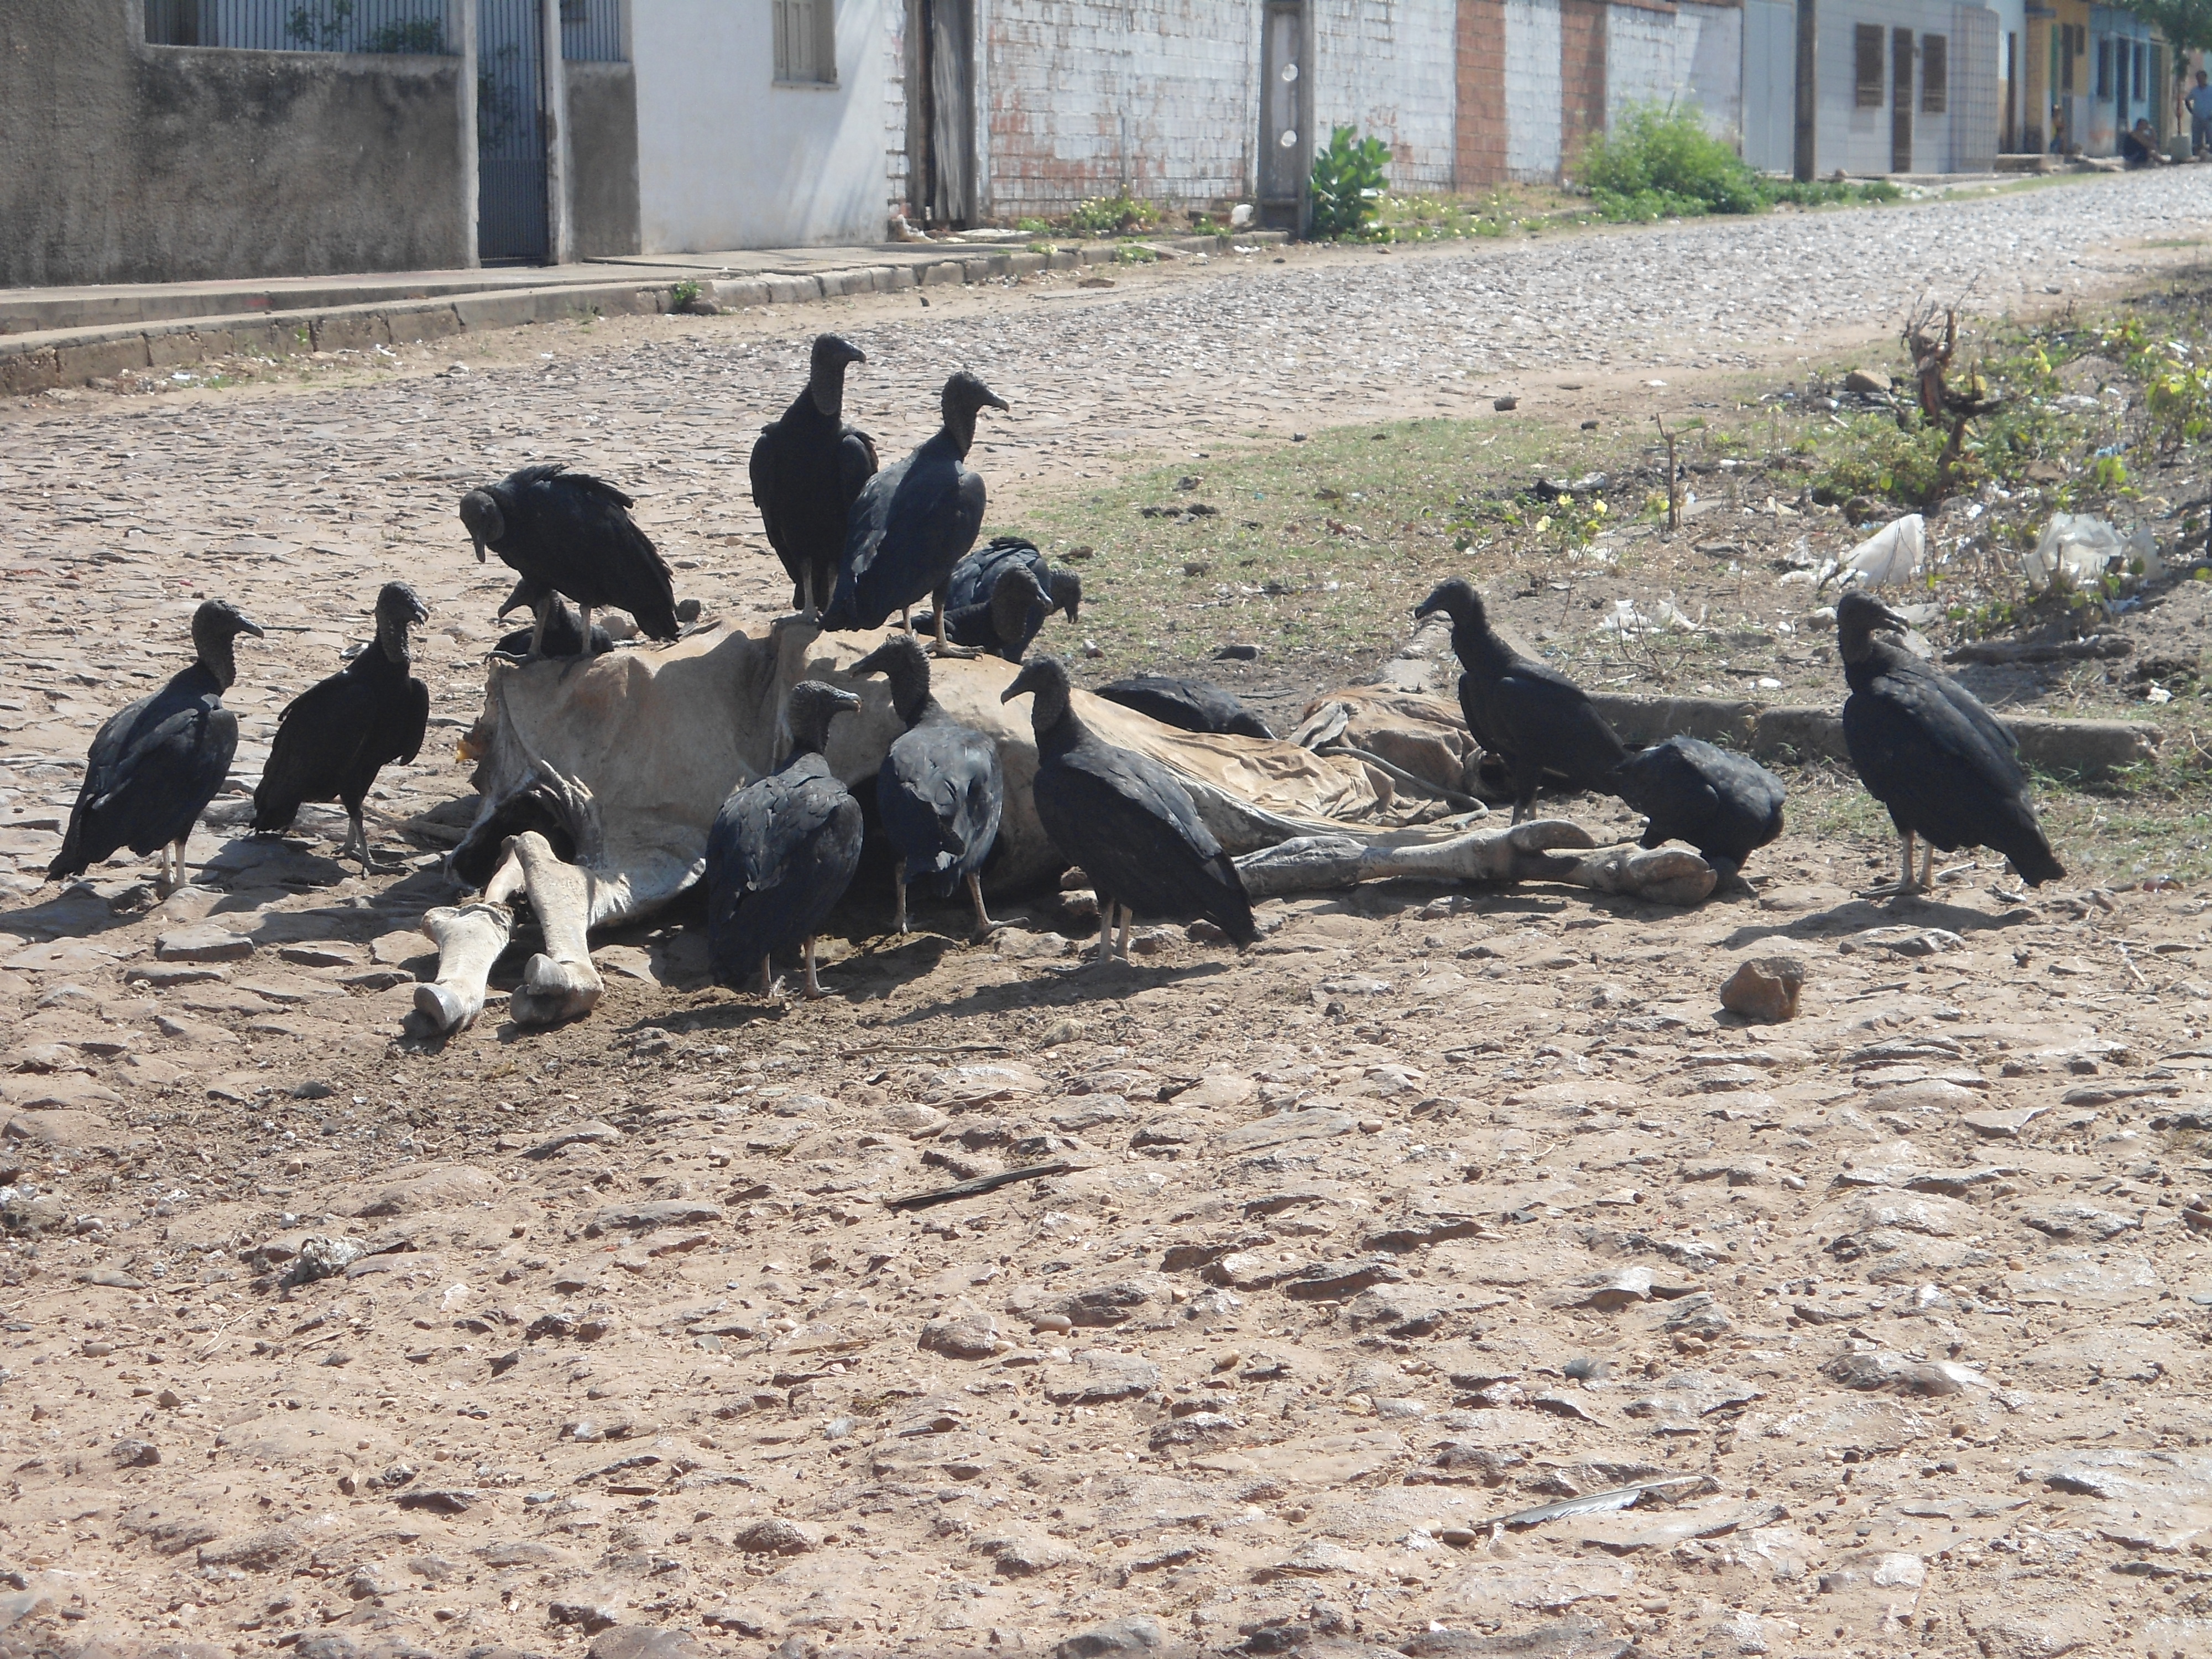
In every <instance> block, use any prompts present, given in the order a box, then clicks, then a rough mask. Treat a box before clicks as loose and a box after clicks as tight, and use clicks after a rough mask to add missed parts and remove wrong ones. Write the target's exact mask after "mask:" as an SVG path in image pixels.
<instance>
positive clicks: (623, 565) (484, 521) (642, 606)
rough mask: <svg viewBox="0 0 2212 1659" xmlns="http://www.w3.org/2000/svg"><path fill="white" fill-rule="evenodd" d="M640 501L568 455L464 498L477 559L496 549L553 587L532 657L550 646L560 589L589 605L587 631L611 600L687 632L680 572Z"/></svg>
mask: <svg viewBox="0 0 2212 1659" xmlns="http://www.w3.org/2000/svg"><path fill="white" fill-rule="evenodd" d="M632 504H633V503H632V502H631V501H630V498H629V496H627V495H623V493H622V491H621V490H619V489H616V488H615V487H614V486H613V485H612V484H611V483H604V482H602V481H601V480H599V479H598V478H594V477H591V476H589V475H588V474H586V473H582V472H571V471H568V470H567V469H566V468H565V467H563V466H562V465H560V464H559V463H558V462H555V463H553V464H551V465H544V466H526V467H524V468H523V469H522V470H521V471H519V472H513V473H509V474H508V475H507V477H506V478H505V479H503V480H502V481H501V482H500V483H495V484H487V485H485V486H484V487H483V489H471V491H469V493H468V494H467V495H464V496H462V497H461V522H462V523H463V524H465V525H466V526H468V529H469V538H470V539H471V540H472V541H473V542H475V544H476V548H477V562H478V563H479V564H481V563H482V562H483V556H484V550H485V549H486V548H489V549H490V550H492V551H493V552H495V553H496V554H498V555H499V556H500V558H501V560H502V561H503V562H505V563H506V564H507V566H508V567H509V568H512V569H513V571H514V572H515V574H517V575H520V576H525V577H528V578H530V579H531V580H534V581H536V582H537V583H538V584H539V586H540V587H541V588H542V589H543V590H544V591H543V592H542V593H541V595H540V597H539V599H538V626H537V629H535V630H534V632H533V634H532V645H531V650H530V653H529V654H530V655H531V656H532V658H537V657H540V656H543V655H544V654H545V626H546V618H547V615H548V613H549V612H550V611H551V609H552V606H553V604H554V595H555V594H556V593H565V594H566V595H568V598H570V599H574V601H575V602H576V603H577V604H578V605H580V606H581V607H582V608H583V612H584V615H583V620H582V622H581V623H580V625H579V627H578V629H577V636H578V638H579V639H580V640H581V639H587V638H589V637H590V635H591V631H592V611H596V610H599V609H601V608H602V607H604V606H606V605H619V606H620V607H621V608H622V609H623V610H624V611H629V614H630V615H631V616H633V617H635V618H636V619H637V625H638V627H639V628H640V629H642V630H643V631H644V632H645V633H646V634H647V635H648V636H650V637H651V638H653V639H656V640H672V639H674V638H675V637H676V635H677V634H678V632H679V631H680V630H679V629H678V627H677V623H676V586H675V579H674V578H673V577H672V576H671V575H670V574H669V571H668V565H667V562H665V560H663V559H662V558H661V556H660V553H659V550H658V549H656V548H655V547H654V546H653V543H652V542H651V541H650V540H649V539H648V538H647V536H646V533H645V532H643V531H642V530H640V529H639V528H638V527H637V526H636V524H635V522H634V521H633V520H631V518H630V516H629V509H630V507H631V506H632Z"/></svg>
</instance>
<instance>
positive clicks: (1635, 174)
mask: <svg viewBox="0 0 2212 1659" xmlns="http://www.w3.org/2000/svg"><path fill="white" fill-rule="evenodd" d="M1574 178H1575V182H1576V183H1577V184H1578V185H1582V187H1583V189H1585V190H1587V191H1589V194H1590V201H1591V203H1592V204H1593V205H1594V206H1595V209H1596V210H1597V213H1598V215H1599V216H1600V217H1601V218H1605V219H1611V220H1616V221H1624V222H1633V221H1648V220H1652V219H1689V218H1697V217H1700V216H1704V215H1705V214H1709V213H1759V212H1763V211H1765V210H1766V209H1767V208H1770V207H1771V206H1773V205H1774V204H1776V203H1777V202H1789V203H1790V204H1795V205H1797V206H1802V207H1830V206H1839V205H1843V204H1859V203H1868V202H1893V201H1896V200H1898V199H1899V197H1901V196H1902V195H1903V192H1902V191H1899V189H1898V187H1897V186H1896V185H1892V184H1890V183H1888V182H1887V181H1886V180H1882V181H1876V182H1875V183H1873V184H1853V183H1831V184H1822V183H1814V184H1797V183H1795V182H1789V181H1780V180H1775V179H1762V178H1761V177H1760V176H1759V173H1757V172H1756V171H1755V170H1754V169H1753V167H1752V166H1751V164H1750V163H1749V162H1747V161H1745V160H1744V159H1743V157H1742V156H1741V155H1737V154H1736V152H1735V148H1734V146H1732V145H1730V144H1729V143H1727V142H1726V141H1725V140H1723V139H1720V138H1717V137H1714V136H1713V135H1712V134H1711V133H1710V132H1708V131H1706V130H1705V117H1704V116H1703V114H1701V113H1700V112H1699V109H1698V107H1697V106H1695V105H1694V104H1675V105H1665V106H1662V105H1656V104H1641V105H1632V106H1629V107H1628V108H1627V109H1626V110H1624V111H1622V112H1621V113H1620V116H1619V117H1618V118H1615V119H1614V120H1613V122H1612V123H1611V124H1610V125H1608V126H1607V128H1605V129H1604V130H1602V131H1597V132H1593V133H1592V134H1591V135H1590V136H1589V138H1588V139H1587V140H1586V141H1584V143H1583V150H1582V154H1581V155H1579V156H1578V157H1577V159H1576V162H1575V167H1574Z"/></svg>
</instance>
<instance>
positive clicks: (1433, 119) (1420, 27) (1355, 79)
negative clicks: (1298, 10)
mask: <svg viewBox="0 0 2212 1659" xmlns="http://www.w3.org/2000/svg"><path fill="white" fill-rule="evenodd" d="M1311 3H1312V4H1313V6H1314V34H1315V47H1314V55H1315V64H1314V143H1316V146H1318V145H1321V144H1323V143H1327V142H1328V135H1329V131H1330V130H1331V129H1332V128H1334V127H1337V126H1352V127H1356V128H1358V130H1359V132H1360V133H1361V135H1362V136H1363V137H1364V136H1370V135H1371V136H1373V137H1377V138H1380V139H1382V140H1383V143H1386V144H1388V145H1389V146H1390V152H1391V156H1392V161H1391V166H1390V183H1391V185H1392V187H1393V188H1394V189H1397V190H1416V191H1443V190H1449V189H1450V188H1451V182H1452V162H1453V154H1454V151H1453V115H1454V108H1455V101H1456V99H1457V89H1456V68H1455V58H1454V53H1455V50H1456V29H1457V22H1458V13H1457V7H1456V5H1455V3H1454V0H1311ZM1554 75H1555V77H1556V64H1555V65H1554Z"/></svg>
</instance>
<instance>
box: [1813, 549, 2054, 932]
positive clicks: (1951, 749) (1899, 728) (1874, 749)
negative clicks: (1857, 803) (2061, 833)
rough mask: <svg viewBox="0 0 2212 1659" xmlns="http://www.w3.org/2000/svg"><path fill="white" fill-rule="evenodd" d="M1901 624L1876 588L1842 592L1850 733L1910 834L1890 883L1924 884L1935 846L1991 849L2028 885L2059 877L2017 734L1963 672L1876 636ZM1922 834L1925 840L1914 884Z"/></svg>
mask: <svg viewBox="0 0 2212 1659" xmlns="http://www.w3.org/2000/svg"><path fill="white" fill-rule="evenodd" d="M1905 626H1906V623H1905V618H1904V617H1900V616H1899V615H1898V614H1897V613H1896V612H1895V611H1892V610H1891V609H1890V608H1889V607H1888V606H1887V605H1884V604H1882V603H1881V600H1879V599H1875V598H1874V597H1873V596H1872V595H1871V594H1868V593H1863V592H1859V591H1857V589H1853V590H1851V591H1850V592H1846V593H1845V594H1844V596H1843V598H1841V599H1838V600H1837V601H1836V644H1837V649H1838V652H1839V653H1841V654H1842V657H1843V659H1844V679H1845V680H1846V681H1848V682H1849V683H1850V688H1851V695H1850V696H1848V697H1846V698H1845V699H1844V744H1846V745H1847V746H1848V747H1849V748H1850V751H1851V764H1852V765H1853V766H1855V767H1857V769H1858V774H1859V778H1860V780H1861V781H1863V783H1865V785H1866V787H1867V793H1869V794H1870V795H1872V796H1873V797H1874V798H1875V799H1876V800H1878V801H1880V802H1881V804H1882V805H1885V806H1887V808H1889V817H1890V821H1891V822H1892V823H1894V824H1896V826H1897V833H1898V835H1899V836H1900V837H1901V838H1902V839H1903V842H1904V849H1905V864H1904V869H1903V872H1902V873H1901V874H1900V875H1899V878H1898V882H1897V885H1896V886H1895V888H1893V889H1892V890H1891V891H1894V892H1897V893H1910V892H1913V891H1916V890H1918V888H1924V887H1926V886H1927V885H1928V884H1929V883H1930V882H1931V881H1932V880H1933V879H1934V876H1935V868H1936V848H1942V850H1943V851H1945V852H1946V853H1952V852H1956V851H1957V850H1958V849H1959V848H1961V847H1991V848H1996V850H1997V851H1998V852H2000V853H2002V854H2004V855H2005V856H2006V857H2007V858H2008V859H2010V860H2012V866H2013V868H2014V869H2015V870H2017V871H2019V872H2020V874H2021V879H2022V880H2023V881H2025V882H2027V884H2028V885H2029V886H2031V887H2040V886H2041V885H2042V884H2044V883H2045V882H2046V881H2057V880H2058V879H2059V878H2062V877H2063V876H2064V875H2065V873H2066V869H2065V866H2063V865H2062V864H2060V863H2059V862H2058V860H2057V859H2056V858H2053V857H2052V856H2051V843H2050V842H2047V841H2045V839H2044V838H2043V829H2042V827H2041V826H2040V825H2039V824H2038V823H2036V821H2035V811H2034V809H2033V808H2032V807H2031V806H2029V805H2028V804H2027V773H2026V772H2024V771H2022V770H2021V764H2020V757H2019V753H2018V745H2017V744H2015V742H2014V740H2013V735H2012V733H2011V732H2008V731H2006V730H2005V728H2004V727H2003V726H2001V725H1999V724H1998V723H1997V720H1996V717H1995V716H1993V715H1992V714H1990V711H1989V710H1988V709H1986V708H1983V707H1982V705H1981V703H1980V702H1978V701H1977V700H1976V698H1975V696H1974V694H1973V693H1972V692H1971V691H1969V690H1966V687H1964V686H1962V685H1960V684H1959V683H1958V681H1956V680H1954V679H1952V678H1949V677H1948V676H1947V675H1943V674H1939V673H1937V672H1936V671H1935V670H1934V669H1933V668H1930V667H1929V665H1927V664H1926V663H1923V662H1922V661H1921V660H1920V659H1919V658H1917V657H1916V656H1914V655H1913V654H1912V653H1911V652H1910V651H1908V650H1906V649H1905V647H1903V646H1902V645H1899V644H1898V643H1896V642H1894V641H1890V640H1886V639H1880V638H1877V637H1876V636H1875V634H1876V630H1877V629H1899V630H1900V631H1901V630H1902V629H1904V628H1905ZM1916 837H1917V838H1918V839H1920V840H1923V841H1925V842H1927V843H1928V855H1927V859H1926V862H1925V863H1924V865H1923V868H1922V871H1921V877H1920V881H1919V883H1918V884H1917V887H1916V884H1914V882H1913V879H1912V847H1913V842H1914V839H1915V838H1916Z"/></svg>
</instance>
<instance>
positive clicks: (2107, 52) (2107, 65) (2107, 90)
mask: <svg viewBox="0 0 2212 1659" xmlns="http://www.w3.org/2000/svg"><path fill="white" fill-rule="evenodd" d="M2097 96H2098V97H2100V98H2106V99H2108V98H2110V97H2111V96H2112V42H2111V41H2110V40H2100V41H2098V42H2097Z"/></svg>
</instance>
